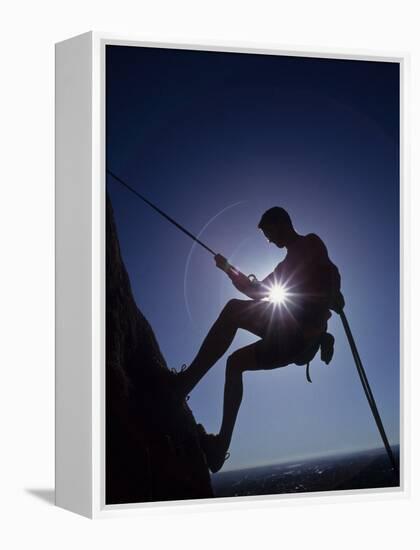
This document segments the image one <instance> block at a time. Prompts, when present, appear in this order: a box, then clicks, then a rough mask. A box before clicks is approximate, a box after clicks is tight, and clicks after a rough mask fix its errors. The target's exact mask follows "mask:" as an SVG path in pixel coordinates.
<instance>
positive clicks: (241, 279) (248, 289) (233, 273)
mask: <svg viewBox="0 0 420 550" xmlns="http://www.w3.org/2000/svg"><path fill="white" fill-rule="evenodd" d="M215 261H216V265H217V267H219V268H220V269H222V270H223V271H225V273H226V274H227V276H228V277H229V279H230V280H231V281H232V283H233V286H234V287H235V288H236V289H237V290H239V292H242V294H245V296H247V297H248V298H251V299H252V300H262V299H263V298H266V297H267V296H268V294H269V292H268V290H267V288H266V286H265V285H263V284H262V283H260V282H259V281H256V280H255V281H251V280H250V279H249V278H248V277H247V276H246V275H244V274H243V273H241V272H240V271H237V270H236V269H235V268H233V267H232V266H229V264H228V263H227V260H226V258H224V257H223V256H221V255H220V254H217V255H216V256H215ZM266 279H267V277H266Z"/></svg>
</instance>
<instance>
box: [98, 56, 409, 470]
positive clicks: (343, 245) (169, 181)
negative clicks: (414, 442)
mask: <svg viewBox="0 0 420 550" xmlns="http://www.w3.org/2000/svg"><path fill="white" fill-rule="evenodd" d="M106 72H107V88H106V91H107V117H106V121H107V164H108V166H109V168H110V169H111V170H113V171H114V172H115V173H117V174H118V175H120V177H122V178H123V179H125V180H127V182H129V183H130V184H131V185H132V186H133V187H135V188H137V189H138V190H139V192H141V193H143V194H144V195H145V196H147V197H148V198H149V199H150V200H151V201H152V202H155V203H156V204H158V205H159V206H160V207H161V208H162V209H163V210H165V211H167V212H168V213H169V214H170V215H171V216H173V217H174V218H175V219H177V220H178V221H180V222H181V223H183V224H184V225H185V226H186V227H187V228H188V229H189V230H191V231H192V232H194V233H200V232H201V238H202V240H204V241H205V242H206V243H208V245H209V246H210V247H211V248H213V249H215V250H216V251H218V252H220V253H222V254H224V255H225V256H226V257H228V258H229V259H230V261H231V262H232V263H233V264H234V265H236V266H237V267H239V268H241V269H242V270H243V271H244V272H245V273H251V272H252V273H255V274H256V275H257V276H258V277H259V278H262V277H264V276H265V275H267V274H268V273H269V272H270V271H271V270H272V269H273V268H274V267H275V265H276V264H277V263H278V262H279V261H280V260H281V259H282V258H283V257H284V252H282V251H281V250H279V249H277V248H275V247H274V245H268V243H267V241H266V240H265V239H264V236H263V235H262V233H261V232H260V231H259V230H258V229H257V224H258V221H259V219H260V217H261V215H262V213H263V212H264V211H265V210H266V209H268V208H270V207H271V206H275V205H278V206H282V207H284V208H286V209H287V210H288V212H289V213H290V215H291V217H292V220H293V222H294V225H295V228H296V230H297V231H298V232H299V233H301V234H307V233H311V232H314V233H316V234H318V235H319V236H320V237H321V238H322V239H323V241H324V242H325V244H326V246H327V248H328V250H329V254H330V257H331V259H332V260H333V261H334V263H335V264H336V265H337V266H338V267H339V269H340V272H341V276H342V289H343V293H344V295H345V298H346V303H347V306H346V313H347V317H348V319H349V322H350V324H351V327H352V330H353V333H354V336H355V338H356V342H357V344H358V347H359V352H360V355H361V357H362V360H363V362H364V365H365V368H366V371H367V374H368V378H369V381H370V383H371V386H372V389H373V392H374V395H375V398H376V400H377V405H378V408H379V411H380V413H381V415H382V418H383V422H384V425H385V428H386V430H387V433H388V436H389V439H390V441H391V443H398V442H399V67H398V65H397V64H395V63H385V62H380V63H379V62H367V61H349V60H326V59H309V58H298V57H285V56H258V55H250V54H232V53H229V54H227V53H216V52H194V51H182V50H168V49H167V50H165V49H152V48H135V47H123V46H108V47H107V65H106ZM107 189H108V192H109V194H110V196H111V199H112V202H113V205H114V210H115V217H116V222H117V227H118V231H119V236H120V243H121V248H122V254H123V257H124V261H125V263H126V266H127V269H128V272H129V275H130V279H131V284H132V287H133V292H134V295H135V298H136V301H137V304H138V306H139V307H140V309H141V310H142V312H143V313H144V315H145V316H146V317H147V319H148V320H149V322H150V323H151V325H152V327H153V330H154V332H155V334H156V336H157V339H158V341H159V343H160V346H161V349H162V352H163V354H164V356H165V358H166V360H167V363H168V366H169V367H175V368H179V367H180V366H181V364H182V363H187V364H188V363H189V362H190V361H191V360H192V359H193V357H194V355H195V354H196V352H197V350H198V348H199V346H200V344H201V342H202V340H203V338H204V336H205V335H206V333H207V331H208V329H209V328H210V326H211V324H212V323H213V322H214V320H215V319H216V317H217V315H218V314H219V312H220V310H221V308H222V307H223V305H224V304H225V303H226V301H227V300H229V299H230V298H232V297H240V294H239V293H238V292H237V291H236V290H235V289H234V288H233V286H232V285H231V283H230V281H229V279H228V278H227V277H226V276H224V274H223V273H222V272H221V271H220V270H218V269H217V268H216V267H215V266H214V261H213V259H212V257H211V256H210V254H208V253H207V252H206V251H204V250H203V249H201V248H200V247H197V246H196V245H194V243H193V241H191V240H189V239H188V237H186V236H185V235H184V234H183V233H181V232H179V231H178V230H177V229H175V228H174V227H173V226H171V225H170V224H168V222H167V221H165V220H163V219H161V218H160V217H159V216H158V215H157V214H156V213H155V212H154V211H153V210H151V209H150V208H148V207H147V206H146V205H144V204H143V203H142V202H141V201H138V200H137V199H135V198H134V197H133V196H132V195H131V194H130V193H128V192H127V191H126V190H124V189H123V188H121V187H120V186H119V185H118V184H116V183H115V182H113V181H111V180H110V179H108V182H107ZM329 330H330V332H332V333H333V334H334V336H335V338H336V350H335V356H334V359H333V361H332V363H331V364H330V365H329V366H325V365H324V364H322V363H320V362H319V360H318V359H316V360H315V361H314V362H313V363H312V366H311V375H312V380H313V384H308V383H307V382H306V380H305V374H304V368H303V367H297V366H290V367H287V368H283V369H278V370H275V371H261V372H255V373H247V374H246V375H245V383H244V400H243V402H242V407H241V410H240V412H239V416H238V421H237V425H236V429H235V433H234V436H233V439H232V444H231V449H230V451H231V458H230V461H229V468H236V467H241V466H245V465H246V466H252V465H258V464H264V463H269V462H276V461H282V460H287V459H289V458H294V457H298V456H299V457H300V456H312V455H318V454H324V453H326V452H341V451H346V450H352V449H364V448H369V447H377V446H378V447H379V446H380V445H381V441H380V437H379V434H378V432H377V428H376V425H375V424H374V420H373V417H372V415H371V412H370V409H369V407H368V404H367V401H366V398H365V396H364V393H363V390H362V387H361V384H360V382H359V380H358V376H357V372H356V369H355V367H354V364H353V361H352V357H351V353H350V349H349V346H348V344H347V342H346V340H345V336H344V333H343V329H342V327H341V325H340V322H339V319H338V318H337V317H336V316H333V317H332V319H331V320H330V323H329ZM256 339H257V337H255V336H252V335H250V334H247V333H245V332H243V331H239V332H238V334H237V336H236V338H235V340H234V342H233V344H232V347H231V350H230V352H232V351H233V350H235V349H237V348H239V347H241V346H243V345H245V344H247V343H250V342H252V341H254V340H256ZM228 354H229V352H228V353H227V354H226V356H225V357H223V358H222V359H221V360H220V361H219V362H218V363H217V364H216V365H215V367H214V368H213V369H212V370H211V371H210V372H209V373H208V374H207V375H206V377H205V378H204V379H203V380H202V381H201V382H200V384H199V385H198V386H197V387H196V388H195V390H194V391H193V392H192V394H191V399H190V401H189V404H190V406H191V408H192V410H193V412H194V415H195V417H196V419H197V421H199V422H202V423H203V424H204V426H205V427H206V429H207V430H208V431H214V432H217V431H218V429H219V426H220V421H221V413H222V396H223V384H224V368H225V361H226V358H227V356H228ZM226 467H228V465H226Z"/></svg>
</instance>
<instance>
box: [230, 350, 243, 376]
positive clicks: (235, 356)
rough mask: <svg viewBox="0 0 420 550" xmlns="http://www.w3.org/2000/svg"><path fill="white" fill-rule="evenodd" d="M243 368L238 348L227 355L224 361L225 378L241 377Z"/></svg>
mask: <svg viewBox="0 0 420 550" xmlns="http://www.w3.org/2000/svg"><path fill="white" fill-rule="evenodd" d="M245 370H246V364H245V363H244V362H243V361H242V360H241V353H240V350H238V351H235V352H234V353H232V355H229V357H228V359H227V362H226V378H229V379H232V378H238V377H241V376H242V374H243V372H244V371H245Z"/></svg>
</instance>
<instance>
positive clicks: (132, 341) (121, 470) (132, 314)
mask: <svg viewBox="0 0 420 550" xmlns="http://www.w3.org/2000/svg"><path fill="white" fill-rule="evenodd" d="M170 376H171V375H170V373H169V371H168V369H167V366H166V363H165V360H164V358H163V356H162V353H161V351H160V349H159V345H158V343H157V341H156V338H155V336H154V334H153V331H152V329H151V327H150V325H149V323H148V322H147V320H146V319H145V317H144V316H143V315H142V313H141V312H140V311H139V309H138V307H137V305H136V303H135V301H134V298H133V295H132V292H131V286H130V280H129V277H128V274H127V271H126V269H125V266H124V263H123V261H122V258H121V253H120V247H119V242H118V235H117V230H116V226H115V221H114V215H113V211H112V206H111V203H110V200H109V197H107V208H106V503H107V504H121V503H129V502H147V501H149V502H150V501H163V500H180V499H192V498H208V497H212V496H213V492H212V487H211V482H210V476H209V472H208V469H207V466H206V463H205V459H204V456H203V453H202V451H201V448H200V445H199V441H198V435H197V426H196V423H195V420H194V417H193V415H192V413H191V411H190V409H189V408H188V407H187V405H186V404H185V402H180V401H179V400H177V399H176V398H175V397H174V396H173V394H172V393H171V391H170V388H169V385H168V381H169V379H170Z"/></svg>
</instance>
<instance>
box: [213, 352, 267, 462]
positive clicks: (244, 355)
mask: <svg viewBox="0 0 420 550" xmlns="http://www.w3.org/2000/svg"><path fill="white" fill-rule="evenodd" d="M255 348H256V346H255V343H254V344H250V345H249V346H246V347H244V348H241V349H239V350H238V351H235V353H233V354H232V355H230V356H229V358H228V360H227V363H226V377H225V390H224V400H223V419H222V425H221V428H220V433H219V438H220V446H221V450H220V452H221V454H222V455H223V456H224V455H225V454H226V452H227V450H228V448H229V445H230V441H231V439H232V434H233V428H234V427H235V422H236V418H237V416H238V412H239V407H240V405H241V402H242V396H243V373H244V372H245V371H248V370H257V369H258V364H257V357H256V353H255Z"/></svg>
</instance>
